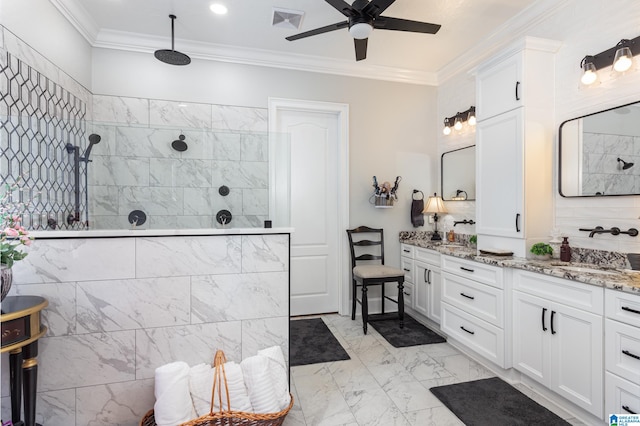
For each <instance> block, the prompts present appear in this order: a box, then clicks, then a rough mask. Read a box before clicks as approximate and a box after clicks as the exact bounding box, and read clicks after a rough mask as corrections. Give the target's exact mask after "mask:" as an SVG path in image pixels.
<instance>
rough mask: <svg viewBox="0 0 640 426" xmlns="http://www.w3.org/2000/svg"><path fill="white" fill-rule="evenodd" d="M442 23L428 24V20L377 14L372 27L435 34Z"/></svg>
mask: <svg viewBox="0 0 640 426" xmlns="http://www.w3.org/2000/svg"><path fill="white" fill-rule="evenodd" d="M441 26H442V25H438V24H430V23H428V22H418V21H410V20H408V19H400V18H390V17H387V16H379V17H378V19H376V20H375V21H373V28H379V29H381V30H394V31H409V32H412V33H426V34H435V33H437V32H438V30H439V29H440V27H441Z"/></svg>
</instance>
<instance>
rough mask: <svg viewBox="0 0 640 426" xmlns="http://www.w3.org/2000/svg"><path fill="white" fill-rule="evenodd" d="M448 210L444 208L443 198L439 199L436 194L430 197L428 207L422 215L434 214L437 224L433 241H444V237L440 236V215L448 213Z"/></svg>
mask: <svg viewBox="0 0 640 426" xmlns="http://www.w3.org/2000/svg"><path fill="white" fill-rule="evenodd" d="M446 212H447V209H446V208H445V207H444V201H442V197H438V195H437V194H436V193H435V192H434V193H433V196H431V197H429V200H428V201H427V205H426V207H425V208H424V210H422V214H430V213H433V221H434V222H435V229H434V231H433V236H432V237H431V240H432V241H442V237H441V236H440V234H438V213H446Z"/></svg>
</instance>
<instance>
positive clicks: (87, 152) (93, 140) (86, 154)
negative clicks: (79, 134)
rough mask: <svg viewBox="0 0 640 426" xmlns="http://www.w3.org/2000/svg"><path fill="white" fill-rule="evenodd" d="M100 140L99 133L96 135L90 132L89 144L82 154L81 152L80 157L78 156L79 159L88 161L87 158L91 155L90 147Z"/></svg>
mask: <svg viewBox="0 0 640 426" xmlns="http://www.w3.org/2000/svg"><path fill="white" fill-rule="evenodd" d="M101 140H102V138H101V137H100V135H96V134H95V133H92V134H90V135H89V146H88V147H87V149H86V150H85V151H84V154H82V157H80V161H84V162H88V161H90V160H89V155H91V148H93V146H94V145H95V144H97V143H100V141H101Z"/></svg>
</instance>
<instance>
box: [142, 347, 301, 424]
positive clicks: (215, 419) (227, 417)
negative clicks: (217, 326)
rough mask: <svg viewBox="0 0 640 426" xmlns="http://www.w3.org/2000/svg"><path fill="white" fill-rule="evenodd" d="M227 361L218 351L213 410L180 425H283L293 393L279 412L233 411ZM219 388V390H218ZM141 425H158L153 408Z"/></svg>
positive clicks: (222, 353) (291, 403)
mask: <svg viewBox="0 0 640 426" xmlns="http://www.w3.org/2000/svg"><path fill="white" fill-rule="evenodd" d="M226 361H227V359H226V357H225V356H224V352H223V351H221V350H218V351H217V352H216V355H215V358H214V361H213V366H214V367H215V373H214V376H213V390H212V394H211V411H210V412H209V414H205V415H204V416H200V417H198V418H197V419H193V420H190V421H188V422H186V423H182V424H181V425H180V426H227V425H234V426H281V425H282V423H283V422H284V419H285V417H286V416H287V414H288V413H289V411H290V410H291V407H293V395H291V394H289V395H290V396H291V402H290V403H289V406H288V407H287V408H285V409H284V410H282V411H279V412H277V413H267V414H257V413H246V412H243V411H231V409H230V403H229V388H228V385H227V376H226V373H225V371H224V363H225V362H226ZM223 384H224V391H225V393H226V397H227V409H226V410H223V402H222V385H223ZM216 390H217V392H216ZM216 393H217V398H218V401H219V404H218V405H219V407H220V411H216V412H214V411H213V410H214V408H213V401H215V399H216ZM140 426H156V420H155V417H154V413H153V410H150V411H149V412H147V414H145V416H144V417H143V418H142V420H140Z"/></svg>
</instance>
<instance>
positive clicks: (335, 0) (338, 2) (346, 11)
mask: <svg viewBox="0 0 640 426" xmlns="http://www.w3.org/2000/svg"><path fill="white" fill-rule="evenodd" d="M325 1H326V2H327V3H329V4H330V5H331V6H333V7H334V8H335V9H336V10H338V11H339V12H340V13H342V14H343V15H344V16H346V17H350V16H353V9H352V8H351V6H350V5H349V3H347V2H346V1H344V0H325Z"/></svg>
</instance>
